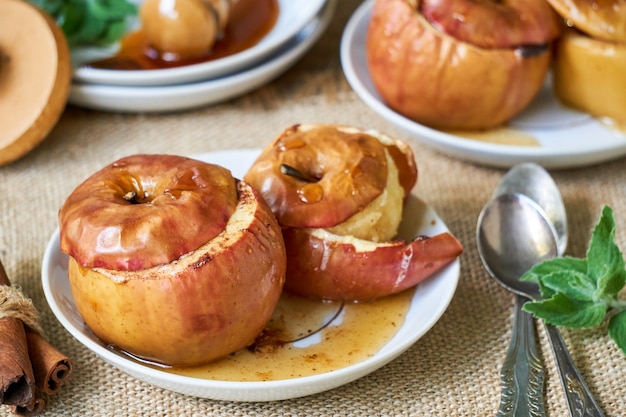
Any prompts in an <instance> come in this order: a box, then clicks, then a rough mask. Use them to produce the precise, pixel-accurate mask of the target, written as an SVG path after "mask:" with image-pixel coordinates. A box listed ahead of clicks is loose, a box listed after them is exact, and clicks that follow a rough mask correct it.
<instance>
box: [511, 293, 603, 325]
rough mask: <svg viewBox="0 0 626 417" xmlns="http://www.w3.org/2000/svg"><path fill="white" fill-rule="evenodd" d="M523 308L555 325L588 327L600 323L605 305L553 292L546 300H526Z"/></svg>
mask: <svg viewBox="0 0 626 417" xmlns="http://www.w3.org/2000/svg"><path fill="white" fill-rule="evenodd" d="M523 309H524V311H527V312H529V313H532V314H533V315H534V316H537V317H540V318H542V319H543V320H545V321H546V322H547V323H551V324H553V325H555V326H564V327H570V328H588V327H595V326H597V325H598V324H600V323H602V320H604V317H605V315H606V309H607V307H606V304H604V303H598V302H594V301H581V300H574V299H571V298H568V297H566V296H565V295H563V294H555V295H554V296H553V297H552V298H550V299H547V300H542V301H530V302H527V303H526V304H524V307H523Z"/></svg>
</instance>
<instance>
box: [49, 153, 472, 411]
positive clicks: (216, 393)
mask: <svg viewBox="0 0 626 417" xmlns="http://www.w3.org/2000/svg"><path fill="white" fill-rule="evenodd" d="M259 153H260V150H256V149H242V150H224V151H218V152H211V153H206V154H200V155H195V156H194V158H197V159H200V160H203V161H206V162H211V163H218V164H220V165H222V166H224V167H226V168H228V169H230V170H231V172H232V173H233V175H234V176H235V177H237V178H242V177H243V175H244V174H245V172H246V171H247V170H248V168H249V167H250V166H251V165H252V163H253V162H254V161H255V159H256V158H257V156H258V155H259ZM410 201H411V204H412V206H411V208H410V209H409V210H407V211H408V212H409V213H411V214H412V215H415V216H417V217H415V218H412V219H411V220H415V221H409V222H408V224H411V225H412V226H409V228H411V227H412V228H415V230H406V231H405V232H406V233H408V234H410V235H411V236H418V235H434V234H437V233H442V232H445V231H448V229H447V227H446V225H445V224H444V222H443V221H442V220H441V219H440V218H439V217H438V215H437V213H435V212H434V211H433V209H432V208H430V207H429V206H428V205H427V204H425V203H424V202H422V201H421V200H419V199H418V198H412V199H410ZM67 262H68V258H67V256H66V255H65V254H63V253H61V251H60V246H59V232H58V230H57V231H56V232H55V233H54V234H53V235H52V237H51V239H50V241H49V243H48V245H47V247H46V250H45V254H44V257H43V264H42V284H43V290H44V294H45V296H46V299H47V301H48V304H49V305H50V308H51V309H52V312H53V313H54V315H55V316H56V317H57V319H58V320H59V321H60V322H61V324H62V325H63V326H64V327H65V328H66V329H67V330H68V331H69V332H70V333H71V334H72V335H73V336H74V337H75V338H76V339H77V340H78V341H79V342H81V343H82V344H83V345H85V346H86V347H87V348H88V349H90V350H91V351H93V352H94V353H96V354H97V355H99V356H100V357H101V358H102V359H104V360H105V361H107V362H109V363H110V364H111V365H113V366H115V367H116V368H118V369H120V370H121V371H123V372H126V373H128V374H130V375H133V376H134V377H136V378H138V379H140V380H143V381H146V382H148V383H150V384H153V385H156V386H158V387H161V388H164V389H168V390H171V391H175V392H178V393H181V394H186V395H191V396H196V397H202V398H210V399H216V400H225V401H277V400H284V399H289V398H297V397H303V396H307V395H311V394H315V393H319V392H322V391H327V390H330V389H333V388H336V387H339V386H341V385H343V384H347V383H349V382H352V381H354V380H356V379H358V378H361V377H363V376H365V375H367V374H369V373H371V372H373V371H375V370H376V369H379V368H380V367H382V366H384V365H385V364H387V363H389V362H390V361H391V360H393V359H394V358H396V357H397V356H398V355H400V354H401V353H403V352H404V351H406V350H407V349H408V348H410V347H411V346H412V345H413V344H414V343H415V342H416V341H417V340H418V339H420V338H421V337H422V336H423V335H424V334H425V333H426V332H427V331H428V330H429V329H431V328H432V326H434V325H435V323H436V322H437V321H438V320H439V318H440V317H441V315H442V314H443V313H444V311H445V310H446V309H447V307H448V305H449V303H450V301H451V300H452V297H453V295H454V293H455V291H456V287H457V284H458V280H459V274H460V261H459V259H458V258H457V259H456V260H455V261H453V262H452V263H451V264H450V265H448V266H447V267H445V268H444V269H442V270H441V271H439V272H438V273H437V274H435V275H433V276H432V277H430V278H428V279H427V280H425V281H423V282H422V283H420V284H419V285H418V286H417V287H416V289H415V292H414V295H413V298H412V300H411V304H410V307H409V310H408V311H407V314H406V316H405V318H404V322H403V324H402V326H401V327H400V328H399V329H398V332H397V333H396V334H395V335H394V336H393V337H392V338H391V339H390V340H389V341H388V342H387V343H386V344H385V345H384V346H383V347H382V348H381V349H380V350H379V351H378V352H377V353H376V354H374V355H373V356H371V357H369V358H367V359H365V360H363V361H361V362H358V363H355V364H353V365H349V366H347V367H345V368H341V369H338V370H336V371H332V372H326V373H322V374H317V375H312V376H306V377H300V378H293V379H284V380H276V381H262V382H236V381H235V382H233V381H218V380H210V379H201V378H192V377H187V376H181V375H175V374H172V373H169V372H165V371H162V370H159V369H155V368H152V367H149V366H146V365H143V364H141V363H139V362H136V361H133V360H131V359H129V357H128V356H124V355H122V354H120V353H118V352H116V351H114V350H112V349H109V348H108V347H107V346H105V345H104V344H103V343H101V342H100V341H99V340H98V339H97V338H96V337H95V336H94V335H93V334H92V333H91V332H90V331H89V329H88V328H87V327H86V325H85V324H84V322H83V320H82V318H81V316H80V313H79V312H78V310H77V309H76V305H75V303H74V299H73V297H72V293H71V290H70V286H69V280H68V275H67ZM340 325H341V324H339V326H340ZM303 360H304V358H303Z"/></svg>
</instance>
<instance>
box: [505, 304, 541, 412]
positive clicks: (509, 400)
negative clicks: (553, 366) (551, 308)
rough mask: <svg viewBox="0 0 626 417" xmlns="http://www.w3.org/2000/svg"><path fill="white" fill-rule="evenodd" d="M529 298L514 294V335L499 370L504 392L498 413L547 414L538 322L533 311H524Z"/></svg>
mask: <svg viewBox="0 0 626 417" xmlns="http://www.w3.org/2000/svg"><path fill="white" fill-rule="evenodd" d="M526 301H527V300H526V299H525V298H524V297H522V296H519V295H516V296H515V310H514V312H513V331H512V332H513V335H512V338H511V344H510V345H509V350H508V352H507V355H506V358H505V360H504V364H503V365H502V369H501V370H500V379H501V383H502V395H501V397H500V408H499V409H498V414H497V417H513V416H525V417H526V416H530V417H540V416H545V411H544V402H543V381H544V371H543V366H542V364H541V360H540V359H539V354H538V353H537V339H536V333H535V322H534V320H533V317H532V315H530V314H529V313H526V312H525V311H522V306H523V305H524V303H525V302H526Z"/></svg>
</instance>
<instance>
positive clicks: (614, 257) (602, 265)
mask: <svg viewBox="0 0 626 417" xmlns="http://www.w3.org/2000/svg"><path fill="white" fill-rule="evenodd" d="M587 266H588V267H587V274H588V275H589V276H590V277H591V278H593V279H595V280H596V282H597V287H598V294H597V297H598V298H607V297H608V298H611V299H614V298H615V297H616V296H617V293H618V292H619V291H620V290H621V289H622V288H623V287H624V283H626V271H625V270H624V256H623V255H622V252H621V251H620V250H619V247H618V246H617V245H616V244H615V220H614V219H613V210H612V209H611V208H610V207H608V206H605V207H604V208H603V210H602V215H601V217H600V221H599V222H598V224H597V225H596V227H595V228H594V229H593V233H592V235H591V242H590V244H589V249H588V250H587Z"/></svg>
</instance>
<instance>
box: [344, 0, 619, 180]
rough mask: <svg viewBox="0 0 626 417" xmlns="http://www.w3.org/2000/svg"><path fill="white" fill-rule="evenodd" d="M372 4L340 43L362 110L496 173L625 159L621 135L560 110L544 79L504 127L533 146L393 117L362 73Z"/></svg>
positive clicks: (365, 5)
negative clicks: (478, 137)
mask: <svg viewBox="0 0 626 417" xmlns="http://www.w3.org/2000/svg"><path fill="white" fill-rule="evenodd" d="M373 3H374V1H373V0H367V1H366V2H364V3H363V4H361V5H360V6H359V8H358V9H357V10H356V11H355V12H354V14H353V15H352V17H351V18H350V20H349V22H348V24H347V25H346V28H345V30H344V33H343V35H342V40H341V64H342V66H343V70H344V74H345V76H346V79H347V80H348V82H349V84H350V85H351V87H352V88H353V90H354V91H355V92H356V94H357V95H358V96H359V97H360V98H361V100H363V102H364V103H365V104H366V105H368V106H369V107H370V108H371V109H372V110H374V111H375V112H376V113H378V114H379V115H380V116H382V117H383V118H384V119H386V120H387V121H388V122H390V123H392V124H393V125H395V126H397V127H398V128H400V129H402V130H404V131H405V132H407V133H408V134H409V135H411V136H412V137H413V138H414V139H416V140H417V141H419V142H421V143H423V144H426V145H428V146H430V147H432V148H434V149H436V150H438V151H440V152H441V153H444V154H447V155H449V156H453V157H455V158H459V159H462V160H466V161H471V162H475V163H479V164H484V165H489V166H495V167H502V168H508V167H511V166H513V165H516V164H518V163H521V162H529V161H531V162H536V163H538V164H541V165H543V166H544V167H545V168H548V169H550V168H555V169H556V168H571V167H578V166H585V165H590V164H595V163H599V162H603V161H608V160H611V159H616V158H618V157H621V156H623V155H625V154H626V134H625V133H622V132H619V131H616V130H613V129H610V128H608V127H606V126H605V125H603V124H602V123H600V122H599V121H597V120H596V119H594V118H592V117H590V116H589V115H587V114H585V113H581V112H578V111H574V110H571V109H568V108H566V107H564V106H563V105H561V104H560V103H559V102H558V100H557V99H556V98H555V97H554V95H553V93H552V90H551V87H550V79H549V77H548V79H547V80H546V83H545V85H544V87H543V90H542V91H541V92H540V93H539V95H538V96H537V97H536V99H535V100H534V101H533V102H532V103H531V104H530V106H529V107H528V108H527V109H526V110H525V111H524V112H523V113H521V114H520V115H519V116H517V117H516V118H514V119H513V120H512V121H511V122H510V123H509V126H507V127H509V128H511V129H514V130H517V131H520V132H522V133H523V134H528V136H529V137H533V138H535V139H536V140H537V141H538V142H539V146H513V145H501V144H495V143H488V142H484V141H479V140H473V139H469V138H465V137H462V136H457V135H454V134H450V133H445V132H441V131H438V130H436V129H432V128H430V127H427V126H424V125H421V124H419V123H416V122H414V121H412V120H410V119H408V118H406V117H404V116H402V115H401V114H399V113H396V112H395V111H394V110H392V109H391V108H389V107H387V106H386V105H385V104H384V103H383V102H382V100H381V98H380V95H379V94H378V92H377V91H376V88H375V87H374V84H373V83H372V80H371V78H370V74H369V71H368V65H367V56H366V49H365V39H366V35H367V26H368V24H369V20H370V15H371V11H372V6H373Z"/></svg>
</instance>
